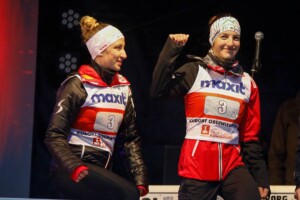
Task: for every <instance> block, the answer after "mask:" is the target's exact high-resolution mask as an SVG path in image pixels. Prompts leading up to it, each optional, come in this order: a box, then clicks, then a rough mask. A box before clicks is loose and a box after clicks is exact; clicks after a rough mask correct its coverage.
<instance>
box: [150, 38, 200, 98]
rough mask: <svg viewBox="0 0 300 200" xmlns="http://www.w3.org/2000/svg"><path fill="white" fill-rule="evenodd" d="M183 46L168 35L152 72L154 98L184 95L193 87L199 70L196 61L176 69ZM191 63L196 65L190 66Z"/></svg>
mask: <svg viewBox="0 0 300 200" xmlns="http://www.w3.org/2000/svg"><path fill="white" fill-rule="evenodd" d="M182 48H183V46H179V45H176V44H174V43H173V42H172V41H171V39H170V37H168V39H167V41H166V43H165V45H164V47H163V49H162V51H161V53H160V55H159V58H158V61H157V63H156V65H155V68H154V71H153V74H152V83H151V90H150V96H151V97H152V98H154V99H155V98H166V97H176V96H182V95H184V94H186V93H187V91H188V90H189V88H191V86H192V84H193V82H194V81H195V77H196V75H197V72H198V68H197V65H196V63H194V65H192V64H191V63H187V64H185V65H183V66H182V67H180V68H179V69H177V70H176V71H175V64H176V59H177V58H178V56H179V54H180V52H181V50H182ZM191 65H192V66H194V67H190V66H191ZM195 71H196V72H195Z"/></svg>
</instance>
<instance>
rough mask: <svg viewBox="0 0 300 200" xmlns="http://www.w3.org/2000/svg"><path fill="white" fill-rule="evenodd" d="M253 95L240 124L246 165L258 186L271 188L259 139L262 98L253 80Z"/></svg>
mask: <svg viewBox="0 0 300 200" xmlns="http://www.w3.org/2000/svg"><path fill="white" fill-rule="evenodd" d="M251 81H252V84H251V85H252V86H251V96H250V101H249V102H248V105H247V106H246V110H245V114H244V117H243V121H242V123H241V125H240V128H239V131H240V140H241V147H242V155H243V160H244V162H245V165H246V166H247V167H248V169H249V170H250V173H251V174H252V175H253V177H254V179H255V180H256V182H257V183H258V186H260V187H265V188H270V185H269V181H268V173H267V165H266V162H265V160H264V156H263V148H262V145H261V143H260V141H259V132H260V126H261V125H260V98H259V91H258V88H257V86H256V84H255V82H254V80H252V79H251Z"/></svg>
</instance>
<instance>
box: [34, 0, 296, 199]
mask: <svg viewBox="0 0 300 200" xmlns="http://www.w3.org/2000/svg"><path fill="white" fill-rule="evenodd" d="M223 11H224V12H230V13H232V14H233V15H234V16H236V17H237V18H238V19H239V22H240V25H241V29H242V33H241V49H240V52H239V54H238V60H239V61H240V64H241V65H243V66H244V69H245V71H247V72H249V73H250V70H251V67H252V63H253V58H254V53H255V45H256V41H255V39H254V35H255V33H256V32H257V31H261V32H263V33H264V39H263V40H262V43H261V55H260V57H261V62H262V68H261V69H260V70H259V71H258V72H257V73H255V75H254V79H255V80H256V82H257V85H258V87H259V89H260V95H261V115H262V128H261V140H262V142H263V144H264V150H265V158H266V160H267V151H268V145H269V141H270V137H271V132H272V127H273V122H274V119H275V116H276V112H277V109H278V107H279V105H280V104H281V103H282V102H283V101H285V100H286V99H288V98H291V97H294V96H295V95H296V92H297V91H298V90H299V89H300V88H299V85H300V84H299V82H300V79H299V70H298V68H299V64H300V63H299V58H298V56H299V38H298V35H299V33H298V32H297V31H296V30H298V24H299V21H298V17H297V16H298V15H299V11H300V8H299V7H297V6H296V5H295V4H293V3H292V1H281V2H277V3H273V2H263V1H258V0H252V1H221V0H219V1H217V0H205V1H200V0H197V1H192V0H185V1H180V0H172V1H171V0H166V1H165V0H163V1H145V0H140V1H137V0H135V1H119V0H114V1H99V0H82V1H80V0H72V1H71V0H68V1H67V0H51V1H50V0H43V1H40V2H39V18H38V20H39V22H38V46H37V52H38V53H37V67H36V68H37V71H36V93H35V112H34V133H33V138H34V139H33V153H32V171H31V191H30V194H31V197H37V198H39V197H40V198H43V197H47V196H49V190H48V177H47V175H48V166H49V161H50V156H49V154H48V152H47V150H46V149H45V146H44V144H43V138H44V134H45V131H46V128H47V124H48V121H49V118H50V114H51V113H52V109H53V106H54V103H55V95H56V91H57V88H58V87H59V85H60V83H61V82H62V81H63V80H64V78H65V77H66V72H65V71H64V70H63V69H62V68H60V65H59V61H60V60H59V58H60V57H61V56H64V55H66V53H69V54H70V55H71V56H72V57H74V58H75V57H76V59H77V60H76V62H75V61H74V64H76V66H77V67H79V66H80V65H81V64H87V63H89V62H90V56H89V54H88V52H87V49H86V47H85V44H84V43H83V42H82V40H81V35H80V27H79V26H78V25H76V23H75V25H74V26H72V27H71V28H67V26H65V25H63V24H62V20H63V19H67V20H68V22H69V23H72V22H74V19H77V18H78V17H79V18H80V17H82V16H84V15H90V16H93V17H95V18H97V19H98V20H100V21H103V22H107V23H110V24H112V25H114V26H116V27H118V28H119V29H120V30H121V31H122V32H123V34H124V35H125V38H126V52H127V55H128V58H127V60H126V61H125V62H124V64H123V67H122V70H121V74H123V75H125V76H126V77H127V78H128V79H129V80H130V82H131V84H132V89H133V96H134V100H135V107H136V111H137V120H138V121H137V123H138V128H139V131H140V134H141V136H142V139H143V146H144V148H143V149H144V156H145V161H146V163H147V165H148V168H149V173H150V184H152V185H160V184H178V182H177V174H176V167H177V159H178V157H177V155H178V152H179V147H180V145H181V142H182V140H183V138H184V135H185V119H184V110H183V109H184V108H183V102H182V100H181V99H179V100H172V101H153V100H151V99H150V97H149V89H150V84H151V79H152V78H151V76H152V71H153V68H154V65H155V63H156V60H157V58H158V55H159V53H160V50H161V49H162V47H163V45H164V42H165V40H166V39H167V37H168V34H170V33H188V34H190V39H189V41H188V43H187V44H186V47H185V49H184V50H183V53H182V56H181V57H180V58H179V61H178V62H179V64H181V63H183V62H184V61H185V55H186V54H194V55H198V56H204V55H205V54H206V52H207V50H208V48H209V44H208V29H207V24H208V20H209V18H210V17H211V16H212V15H214V14H216V13H218V12H223ZM63 13H65V14H66V13H67V17H66V15H63ZM74 13H76V14H75V15H74ZM77 14H78V15H77ZM72 17H73V18H72ZM79 18H78V19H79ZM73 70H76V68H74V69H73ZM73 70H71V71H73Z"/></svg>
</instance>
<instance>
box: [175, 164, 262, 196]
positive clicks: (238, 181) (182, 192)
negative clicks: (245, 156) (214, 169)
mask: <svg viewBox="0 0 300 200" xmlns="http://www.w3.org/2000/svg"><path fill="white" fill-rule="evenodd" d="M217 195H219V196H221V197H222V198H223V199H224V200H241V199H243V200H260V194H259V191H258V186H257V183H256V182H255V180H254V178H253V177H252V175H251V174H250V173H249V171H248V169H247V168H246V167H244V166H242V167H237V168H235V169H233V170H232V171H231V172H230V173H229V174H228V176H227V177H226V179H225V180H222V181H200V180H196V179H188V178H183V179H182V181H181V185H180V188H179V195H178V197H179V198H178V199H179V200H216V199H217Z"/></svg>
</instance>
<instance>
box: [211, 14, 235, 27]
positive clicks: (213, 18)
mask: <svg viewBox="0 0 300 200" xmlns="http://www.w3.org/2000/svg"><path fill="white" fill-rule="evenodd" d="M222 17H234V16H233V15H232V14H231V13H219V14H216V15H214V16H212V17H211V18H210V19H209V21H208V27H209V28H210V27H211V25H212V24H213V23H214V22H215V21H217V20H218V19H220V18H222Z"/></svg>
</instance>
